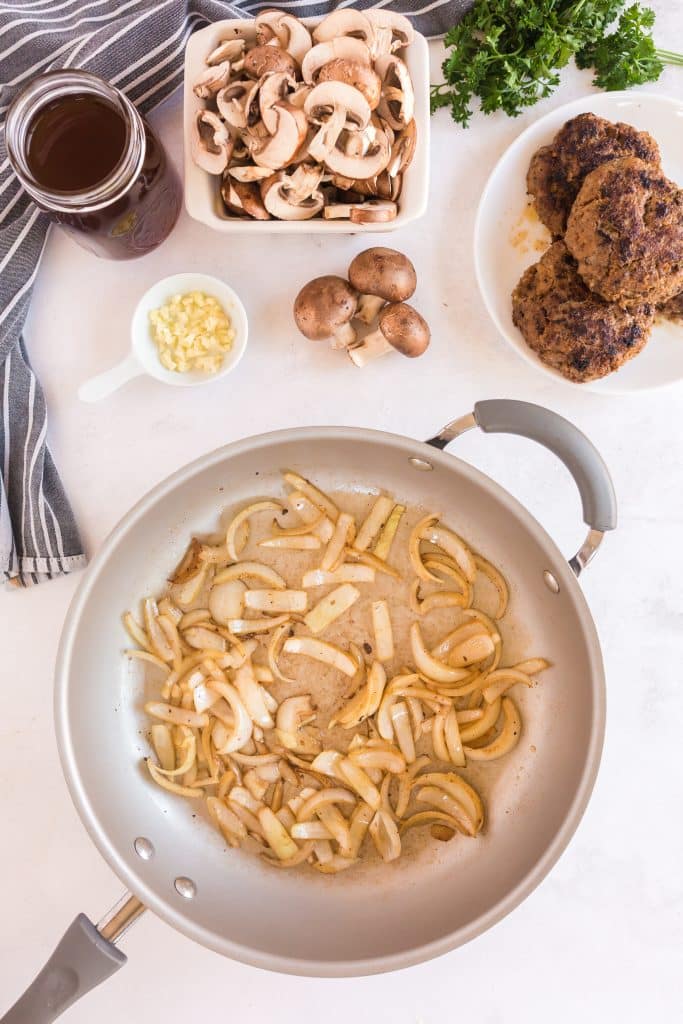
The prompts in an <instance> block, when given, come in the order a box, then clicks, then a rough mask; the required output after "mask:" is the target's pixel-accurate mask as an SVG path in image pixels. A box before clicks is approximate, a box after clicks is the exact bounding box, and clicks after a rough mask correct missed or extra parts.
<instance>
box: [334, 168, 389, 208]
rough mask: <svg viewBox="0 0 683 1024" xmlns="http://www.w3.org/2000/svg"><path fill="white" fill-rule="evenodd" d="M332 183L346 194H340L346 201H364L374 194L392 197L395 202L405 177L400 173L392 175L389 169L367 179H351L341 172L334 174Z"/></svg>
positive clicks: (378, 196) (381, 196)
mask: <svg viewBox="0 0 683 1024" xmlns="http://www.w3.org/2000/svg"><path fill="white" fill-rule="evenodd" d="M332 184H333V185H335V186H336V188H338V189H340V190H341V191H342V193H347V194H346V195H342V196H340V198H341V199H343V200H344V202H348V203H352V202H354V203H356V202H362V201H363V198H364V197H367V196H374V197H376V198H378V199H391V200H392V201H393V202H396V200H397V199H398V198H399V197H400V195H401V189H402V187H403V177H402V175H400V174H395V175H391V174H390V173H389V170H388V169H387V170H386V171H382V173H381V174H376V175H375V176H374V177H373V178H367V179H366V180H365V181H351V180H350V179H349V178H343V177H342V176H341V175H339V174H333V175H332Z"/></svg>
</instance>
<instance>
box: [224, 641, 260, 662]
mask: <svg viewBox="0 0 683 1024" xmlns="http://www.w3.org/2000/svg"><path fill="white" fill-rule="evenodd" d="M235 644H236V645H237V644H239V649H238V648H237V646H236V648H235V650H233V651H229V652H228V653H227V654H224V655H222V656H221V657H220V658H218V659H217V662H218V665H219V666H220V667H221V668H239V667H240V665H243V664H244V662H245V661H246V659H247V658H250V657H251V656H252V654H253V653H254V651H255V650H256V648H257V647H258V642H257V641H256V640H241V641H238V640H237V639H236V638H235Z"/></svg>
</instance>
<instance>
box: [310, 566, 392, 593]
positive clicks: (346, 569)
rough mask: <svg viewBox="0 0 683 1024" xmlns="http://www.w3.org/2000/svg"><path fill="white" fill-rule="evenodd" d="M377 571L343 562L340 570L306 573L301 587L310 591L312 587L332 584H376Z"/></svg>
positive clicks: (318, 570)
mask: <svg viewBox="0 0 683 1024" xmlns="http://www.w3.org/2000/svg"><path fill="white" fill-rule="evenodd" d="M374 582H375V570H374V569H371V568H370V566H369V565H349V564H348V563H346V562H342V564H341V565H340V566H339V568H337V569H334V570H333V571H330V572H325V571H324V569H311V570H310V571H309V572H306V573H304V576H303V579H302V580H301V586H302V587H303V588H304V589H305V590H308V589H310V588H311V587H325V586H327V585H328V584H330V583H374Z"/></svg>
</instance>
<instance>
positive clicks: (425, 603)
mask: <svg viewBox="0 0 683 1024" xmlns="http://www.w3.org/2000/svg"><path fill="white" fill-rule="evenodd" d="M467 604H468V595H467V594H465V593H460V592H458V591H456V590H436V591H435V592H434V593H433V594H428V595H427V597H422V598H421V597H420V580H415V582H414V583H413V585H412V587H411V588H410V608H411V610H412V611H414V612H415V614H416V615H428V614H429V612H431V611H434V609H435V608H466V607H467Z"/></svg>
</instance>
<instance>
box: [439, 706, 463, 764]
mask: <svg viewBox="0 0 683 1024" xmlns="http://www.w3.org/2000/svg"><path fill="white" fill-rule="evenodd" d="M443 731H444V738H445V740H446V747H447V749H448V756H449V758H450V760H451V762H452V763H453V764H454V765H457V766H458V767H460V768H463V767H464V765H465V754H464V751H463V749H462V741H461V739H460V729H459V727H458V716H457V714H456V711H455V708H454V707H451V709H450V711H449V712H448V714H447V715H446V717H445V719H444V723H443Z"/></svg>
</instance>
